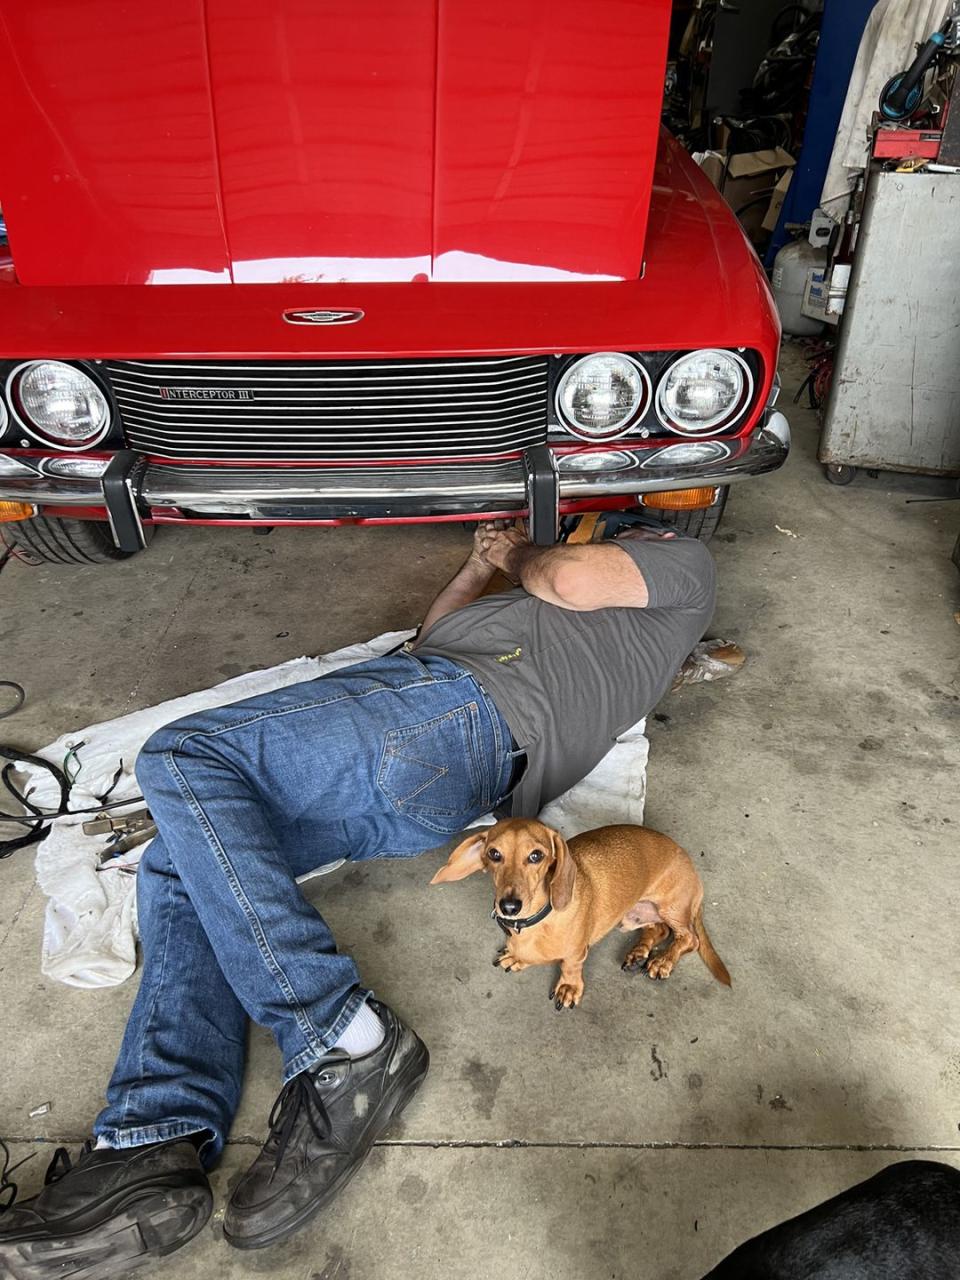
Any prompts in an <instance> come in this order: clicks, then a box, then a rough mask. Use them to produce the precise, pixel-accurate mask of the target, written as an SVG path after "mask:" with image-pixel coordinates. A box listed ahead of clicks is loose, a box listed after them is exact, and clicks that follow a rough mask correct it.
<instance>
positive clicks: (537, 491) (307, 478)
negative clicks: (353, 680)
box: [0, 411, 790, 551]
mask: <svg viewBox="0 0 960 1280" xmlns="http://www.w3.org/2000/svg"><path fill="white" fill-rule="evenodd" d="M682 443H684V441H683V440H681V439H679V438H678V437H676V436H674V437H671V439H670V440H669V441H667V440H665V441H664V442H663V444H662V445H661V446H659V447H649V446H648V447H645V448H630V447H629V446H628V445H627V444H625V443H624V442H622V441H620V442H618V443H617V446H616V448H617V455H618V461H619V464H620V465H618V466H617V467H616V468H615V469H610V470H598V471H593V470H584V471H574V470H568V469H566V468H567V465H568V464H567V463H566V462H564V461H563V459H564V456H567V457H568V458H569V455H564V454H562V453H560V452H556V453H555V452H554V451H553V450H551V449H550V448H548V447H547V446H545V445H538V446H535V447H534V448H531V449H528V450H527V451H526V453H525V454H524V456H523V457H521V458H511V459H508V460H506V461H494V462H460V463H447V464H415V465H410V464H407V465H381V466H356V467H354V466H336V467H322V466H316V467H314V466H263V465H247V466H244V465H226V464H220V465H202V464H178V465H171V464H169V463H163V462H150V461H149V460H148V459H147V458H146V457H144V455H142V454H137V453H134V452H132V451H129V450H123V451H121V452H120V453H118V454H116V455H115V456H114V459H113V460H112V462H111V463H110V465H109V466H108V468H107V470H106V472H105V473H104V475H103V476H101V477H90V476H87V477H83V476H77V477H73V476H65V475H53V474H50V473H49V472H48V471H46V470H45V468H46V466H47V464H48V463H49V461H50V459H49V458H42V457H36V456H34V457H26V456H23V455H21V456H18V457H17V458H16V459H15V460H14V459H11V458H7V459H0V463H5V464H6V465H4V466H0V501H7V502H22V503H29V504H32V505H34V506H35V507H37V508H38V509H39V510H41V511H42V509H43V508H44V507H57V508H59V507H84V508H94V507H96V508H106V510H107V512H108V514H109V517H110V521H111V526H112V528H113V532H114V537H115V540H116V541H117V543H118V545H119V546H121V547H122V548H123V549H124V550H130V551H133V550H137V549H138V548H139V547H140V546H142V545H143V538H142V529H141V527H140V522H141V520H143V519H157V520H163V521H166V520H184V521H189V520H191V519H203V520H217V519H218V518H219V519H223V520H237V519H250V520H256V521H260V522H270V521H271V520H275V521H278V522H280V521H303V522H309V521H311V520H317V521H349V520H364V519H380V520H416V519H424V518H430V517H433V518H436V517H442V516H452V517H455V516H463V517H465V518H466V517H470V516H478V515H493V514H518V515H519V514H528V515H529V516H530V519H531V525H532V528H533V531H534V535H535V537H536V539H537V540H538V541H550V540H552V539H551V530H555V527H556V514H557V511H558V509H559V507H560V505H561V504H564V503H571V502H582V501H584V500H589V499H594V498H596V499H605V498H616V497H618V496H622V495H625V494H626V495H630V494H637V495H642V494H644V493H650V492H657V491H662V490H667V489H688V488H693V487H708V486H714V487H716V486H721V485H729V484H733V483H735V482H736V481H738V480H743V479H746V478H748V477H751V476H758V475H762V474H764V473H765V472H768V471H775V470H776V469H777V468H778V467H780V466H782V465H783V463H784V462H785V461H786V459H787V454H788V453H789V449H790V427H789V424H788V423H787V420H786V418H785V417H784V416H783V414H782V413H779V412H776V411H769V412H768V413H767V414H766V416H765V418H764V419H763V420H762V421H761V425H760V426H759V427H758V428H757V429H756V430H755V431H753V432H752V433H751V434H750V435H748V436H745V437H743V438H740V439H731V440H711V441H710V444H711V446H712V449H711V452H712V454H713V456H711V457H710V458H709V459H707V460H703V461H677V460H676V449H675V446H676V445H678V444H682ZM671 450H673V453H671V452H670V451H671ZM53 456H54V455H51V457H53ZM56 456H58V457H61V458H62V457H63V455H62V454H61V455H56ZM558 460H559V466H558Z"/></svg>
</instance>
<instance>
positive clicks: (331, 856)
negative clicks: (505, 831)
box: [94, 653, 516, 1163]
mask: <svg viewBox="0 0 960 1280" xmlns="http://www.w3.org/2000/svg"><path fill="white" fill-rule="evenodd" d="M515 754H516V753H515V752H514V751H513V743H512V739H511V736H510V732H509V729H508V728H507V725H506V722H505V721H504V720H503V719H502V717H501V716H500V713H499V712H498V711H497V709H496V707H495V706H494V704H493V703H492V701H491V700H490V699H489V698H488V697H487V695H486V694H485V692H484V690H483V689H482V688H481V686H480V685H479V684H478V683H477V681H476V680H475V679H474V677H473V676H471V675H470V674H469V672H467V671H464V670H463V669H462V668H460V667H458V666H456V665H455V664H453V663H452V662H449V661H447V660H446V659H444V658H437V657H425V658H423V659H421V658H418V657H417V656H416V655H414V654H407V653H397V654H393V655H390V656H387V657H384V658H379V659H377V660H375V661H372V662H366V663H362V664H360V665H359V666H354V667H348V668H346V669H344V670H343V671H341V672H334V673H333V674H332V675H329V676H322V677H321V678H320V679H317V680H311V681H307V682H305V683H303V684H297V685H293V686H290V687H288V688H286V689H277V690H275V691H273V692H271V693H267V694H263V695H262V696H261V697H258V698H251V699H249V700H248V701H246V702H239V703H235V704H234V705H233V706H227V707H219V708H216V709H214V710H209V711H203V712H200V713H199V714H197V715H196V716H191V717H187V718H186V719H184V720H181V721H178V722H177V723H175V724H171V725H168V726H167V727H166V728H164V729H161V730H160V731H159V732H157V733H155V734H154V735H153V737H151V738H150V740H149V741H148V742H147V744H146V745H145V747H144V748H143V751H142V752H141V753H140V758H139V761H138V763H137V777H138V779H139V781H140V785H141V787H142V790H143V794H144V797H145V799H146V801H147V803H148V804H149V806H150V810H151V812H152V814H153V815H154V818H155V820H156V822H157V826H158V828H159V833H160V834H159V835H158V836H157V837H156V838H155V839H154V840H153V841H152V843H151V844H150V846H149V847H148V849H147V850H146V852H145V853H144V855H143V858H142V861H141V863H140V870H139V873H138V878H137V905H138V911H139V919H140V934H141V939H142V943H143V956H144V964H143V975H142V978H141V982H140V991H139V994H138V995H137V999H136V1002H135V1004H134V1006H133V1010H132V1012H131V1014H130V1020H129V1022H128V1023H127V1028H126V1032H125V1034H124V1038H123V1045H122V1047H121V1050H120V1056H119V1058H118V1060H117V1065H116V1068H115V1069H114V1073H113V1077H112V1079H111V1081H110V1085H109V1087H108V1089H107V1105H106V1107H105V1108H104V1110H103V1111H102V1112H101V1113H100V1116H99V1117H98V1119H97V1122H96V1125H95V1128H94V1132H95V1133H96V1135H97V1137H102V1138H104V1139H105V1140H106V1141H107V1142H108V1143H109V1144H110V1145H111V1146H115V1147H127V1146H136V1145H139V1144H141V1143H146V1142H157V1141H161V1140H164V1139H168V1138H174V1137H181V1136H183V1135H185V1134H189V1133H200V1132H204V1131H206V1132H207V1133H208V1135H209V1136H208V1137H207V1139H206V1141H205V1143H204V1146H203V1150H202V1154H203V1158H204V1160H205V1162H207V1163H211V1162H212V1161H213V1160H215V1159H216V1157H217V1156H218V1155H219V1154H220V1151H221V1149H222V1147H223V1142H224V1139H225V1137H226V1133H227V1130H228V1129H229V1127H230V1123H231V1120H232V1118H233V1115H234V1112H235V1111H236V1107H237V1103H238V1101H239V1096H240V1086H241V1078H242V1072H243V1064H244V1047H245V1030H246V1018H247V1016H249V1017H251V1018H252V1019H253V1020H254V1021H255V1022H258V1023H260V1024H261V1025H262V1026H265V1027H269V1028H270V1030H271V1031H272V1032H273V1034H274V1035H275V1037H276V1039H277V1042H278V1044H279V1046H280V1050H281V1053H282V1054H283V1062H284V1080H289V1079H290V1078H291V1077H292V1076H294V1075H296V1074H297V1073H298V1072H301V1071H303V1070H304V1069H305V1068H306V1067H308V1066H310V1065H311V1064H312V1063H314V1062H315V1061H316V1060H317V1059H318V1058H320V1057H321V1056H322V1055H323V1054H324V1053H325V1052H326V1051H327V1050H329V1049H330V1048H331V1046H332V1045H333V1044H334V1042H335V1041H336V1040H337V1038H338V1037H339V1036H340V1034H341V1033H342V1032H343V1030H344V1029H345V1027H346V1026H347V1024H348V1023H349V1022H350V1020H351V1018H353V1016H354V1014H355V1013H356V1012H357V1010H358V1009H359V1008H360V1006H361V1005H362V1003H363V1002H364V1000H365V999H366V998H367V996H368V995H369V994H370V992H369V991H367V990H366V989H364V988H363V987H362V986H361V984H360V976H359V974H358V972H357V969H356V966H355V965H354V963H353V961H352V960H351V959H350V957H349V956H345V955H339V954H338V953H337V949H336V944H335V942H334V939H333V935H332V934H331V932H330V930H329V928H328V927H327V925H326V924H325V922H324V920H323V918H322V917H321V916H320V915H319V914H318V912H317V911H315V910H314V908H313V907H312V906H311V905H310V903H309V902H307V901H306V899H305V898H304V897H303V896H302V895H301V893H300V890H299V889H298V888H297V884H296V877H297V876H300V875H304V874H305V873H306V872H308V871H312V870H314V869H315V868H316V867H318V866H320V865H322V864H323V863H325V862H331V861H335V860H337V859H339V858H350V859H363V858H402V857H411V856H413V855H415V854H418V853H423V852H424V850H426V849H432V848H435V847H436V846H437V845H440V844H443V843H445V841H446V840H448V839H449V837H450V836H452V835H455V834H456V833H457V832H459V831H461V830H462V829H463V828H464V827H465V826H467V825H469V823H470V822H472V821H473V820H474V819H476V818H478V817H480V816H482V815H483V814H484V813H487V812H488V811H489V810H490V809H492V808H493V807H494V806H495V805H496V804H497V803H498V802H499V801H500V799H501V798H502V797H503V796H504V795H505V794H506V792H507V791H508V790H509V787H510V779H511V774H512V771H513V763H514V758H515Z"/></svg>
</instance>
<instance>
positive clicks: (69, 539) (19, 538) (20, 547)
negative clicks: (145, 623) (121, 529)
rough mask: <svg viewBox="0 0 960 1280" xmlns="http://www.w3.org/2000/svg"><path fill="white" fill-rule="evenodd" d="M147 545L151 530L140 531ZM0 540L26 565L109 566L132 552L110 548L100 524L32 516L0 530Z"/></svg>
mask: <svg viewBox="0 0 960 1280" xmlns="http://www.w3.org/2000/svg"><path fill="white" fill-rule="evenodd" d="M144 534H145V535H146V538H147V542H148V543H149V542H150V540H151V538H152V537H153V528H152V526H146V527H145V528H144ZM0 537H2V538H3V541H4V542H5V543H6V544H7V546H8V547H10V548H11V549H12V550H13V552H14V554H15V555H17V556H18V557H19V558H20V559H21V560H23V561H24V562H25V563H26V564H31V565H40V564H111V563H112V562H114V561H116V560H129V558H130V556H131V555H135V554H136V553H135V552H130V551H120V550H119V549H118V548H117V547H116V546H114V542H113V537H112V536H111V533H110V526H109V524H107V523H106V521H101V520H61V519H58V518H56V517H53V516H34V517H33V519H32V520H18V521H17V522H16V523H14V524H5V525H2V526H0Z"/></svg>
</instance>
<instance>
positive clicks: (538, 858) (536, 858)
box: [527, 849, 544, 862]
mask: <svg viewBox="0 0 960 1280" xmlns="http://www.w3.org/2000/svg"><path fill="white" fill-rule="evenodd" d="M543 856H544V855H543V850H542V849H534V851H533V853H531V855H530V857H529V858H528V859H527V861H528V862H542V861H543Z"/></svg>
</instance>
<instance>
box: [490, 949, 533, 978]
mask: <svg viewBox="0 0 960 1280" xmlns="http://www.w3.org/2000/svg"><path fill="white" fill-rule="evenodd" d="M493 964H494V968H497V969H499V970H500V972H501V973H523V971H524V969H527V968H529V965H527V964H526V962H525V961H523V960H517V959H516V958H515V957H514V956H512V955H511V954H510V952H509V951H501V952H500V954H499V955H498V956H497V958H496V960H494V962H493Z"/></svg>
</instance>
